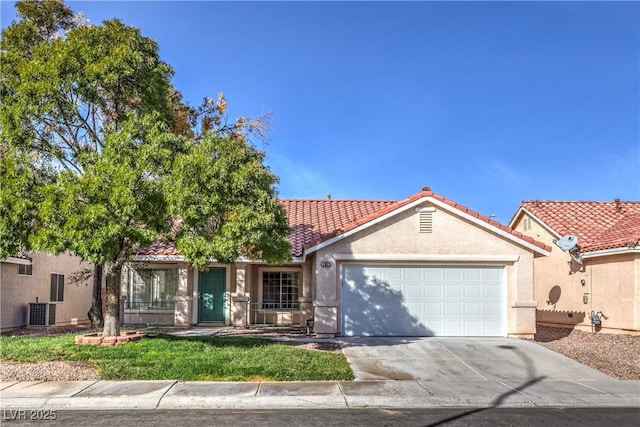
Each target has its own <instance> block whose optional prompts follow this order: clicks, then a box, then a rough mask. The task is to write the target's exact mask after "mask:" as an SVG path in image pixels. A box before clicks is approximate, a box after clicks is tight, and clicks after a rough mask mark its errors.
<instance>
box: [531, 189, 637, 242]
mask: <svg viewBox="0 0 640 427" xmlns="http://www.w3.org/2000/svg"><path fill="white" fill-rule="evenodd" d="M521 207H522V208H524V209H526V210H527V211H529V212H530V213H531V214H533V215H535V216H536V217H537V218H538V219H540V220H541V221H542V222H544V223H545V224H546V225H548V226H549V227H550V228H551V229H552V230H554V231H555V232H556V233H558V234H559V235H561V236H564V235H567V234H573V235H575V236H577V237H578V244H579V246H580V248H581V249H582V250H583V251H585V252H589V251H596V250H602V249H613V248H620V247H628V246H633V247H635V246H637V245H638V244H639V243H640V202H638V201H619V200H614V201H610V202H608V201H607V202H597V201H539V200H534V201H524V202H522V205H521Z"/></svg>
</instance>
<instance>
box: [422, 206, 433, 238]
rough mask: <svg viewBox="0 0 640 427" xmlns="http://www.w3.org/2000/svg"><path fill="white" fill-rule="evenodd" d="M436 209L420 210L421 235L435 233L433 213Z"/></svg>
mask: <svg viewBox="0 0 640 427" xmlns="http://www.w3.org/2000/svg"><path fill="white" fill-rule="evenodd" d="M434 212H435V209H434V208H423V209H420V210H419V217H420V233H431V232H433V213H434Z"/></svg>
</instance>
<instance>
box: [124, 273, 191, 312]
mask: <svg viewBox="0 0 640 427" xmlns="http://www.w3.org/2000/svg"><path fill="white" fill-rule="evenodd" d="M127 270H128V271H127V307H129V308H127V310H128V311H130V310H134V311H135V310H139V309H143V308H142V307H138V308H130V307H131V305H132V304H136V303H141V302H143V303H144V302H147V303H149V304H148V307H144V308H145V309H146V308H153V310H154V311H155V312H160V311H173V310H174V309H173V308H162V307H157V306H155V305H154V304H153V294H154V293H155V294H156V295H160V292H159V291H160V286H159V285H160V284H159V283H157V282H156V280H157V278H156V277H155V276H152V282H151V283H150V286H149V287H145V291H144V293H145V298H146V300H142V301H134V300H133V294H134V293H133V292H132V290H133V289H132V286H133V276H134V275H136V274H138V271H141V270H145V271H169V270H175V271H176V294H177V292H178V288H179V287H180V276H179V269H178V268H177V267H173V266H164V265H162V266H161V265H153V266H146V267H144V268H128V269H127ZM175 296H176V295H173V297H172V300H175ZM167 301H171V300H166V301H162V302H167Z"/></svg>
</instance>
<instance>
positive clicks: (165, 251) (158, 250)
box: [135, 242, 180, 256]
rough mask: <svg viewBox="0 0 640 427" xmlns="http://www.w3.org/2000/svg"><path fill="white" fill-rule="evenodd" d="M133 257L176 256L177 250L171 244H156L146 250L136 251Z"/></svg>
mask: <svg viewBox="0 0 640 427" xmlns="http://www.w3.org/2000/svg"><path fill="white" fill-rule="evenodd" d="M135 255H139V256H178V255H180V254H179V253H178V250H177V249H176V245H175V244H173V243H163V242H156V243H154V244H153V245H151V246H148V247H146V248H142V249H137V250H136V251H135Z"/></svg>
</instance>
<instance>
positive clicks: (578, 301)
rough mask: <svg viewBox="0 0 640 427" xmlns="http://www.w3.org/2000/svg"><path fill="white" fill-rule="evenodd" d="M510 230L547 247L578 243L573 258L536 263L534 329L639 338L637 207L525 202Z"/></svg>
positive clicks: (557, 253) (557, 256)
mask: <svg viewBox="0 0 640 427" xmlns="http://www.w3.org/2000/svg"><path fill="white" fill-rule="evenodd" d="M510 225H511V227H512V228H513V229H515V230H517V231H519V232H521V233H523V234H526V235H528V236H530V237H532V238H534V239H536V240H539V241H541V242H544V243H545V244H547V245H551V244H553V242H554V240H555V241H557V240H559V239H561V238H562V237H563V236H567V235H573V236H576V237H577V238H578V242H577V246H576V248H575V249H574V253H573V256H571V254H569V253H568V252H563V251H562V250H560V249H559V248H554V250H553V252H552V254H551V255H550V256H549V257H543V258H536V259H535V287H536V291H535V294H536V300H537V301H538V313H537V318H538V323H539V324H543V325H550V326H563V327H577V328H578V329H583V330H592V326H593V327H594V328H593V329H594V330H602V331H604V332H614V333H618V332H620V333H632V334H639V333H640V202H637V201H634V202H624V201H620V200H617V199H616V200H614V201H612V202H587V201H573V202H570V201H568V202H557V201H525V202H523V203H522V205H521V206H520V208H519V209H518V211H517V212H516V214H515V215H514V217H513V219H512V220H511V223H510ZM574 243H575V242H574ZM579 260H581V262H582V264H580V263H579V262H578V261H579ZM592 314H596V315H598V317H599V319H600V321H601V324H600V325H597V324H595V325H592V319H593V318H592ZM600 314H604V316H605V317H603V316H601V315H600ZM594 320H595V319H594ZM596 323H597V322H596Z"/></svg>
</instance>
